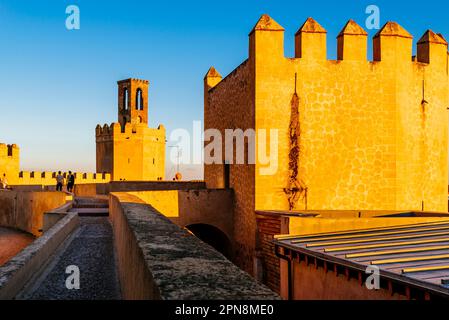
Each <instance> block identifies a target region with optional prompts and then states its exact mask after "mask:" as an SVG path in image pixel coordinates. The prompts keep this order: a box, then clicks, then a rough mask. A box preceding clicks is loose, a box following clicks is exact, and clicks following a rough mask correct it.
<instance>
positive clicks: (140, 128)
mask: <svg viewBox="0 0 449 320" xmlns="http://www.w3.org/2000/svg"><path fill="white" fill-rule="evenodd" d="M117 84H118V122H116V123H113V124H111V125H108V124H105V125H103V126H100V125H98V126H97V127H96V129H95V140H96V144H97V172H100V173H110V174H111V179H112V180H113V181H160V180H163V179H164V177H165V127H164V126H163V125H159V126H158V127H157V128H149V127H148V86H149V85H148V81H147V80H139V79H127V80H122V81H118V82H117Z"/></svg>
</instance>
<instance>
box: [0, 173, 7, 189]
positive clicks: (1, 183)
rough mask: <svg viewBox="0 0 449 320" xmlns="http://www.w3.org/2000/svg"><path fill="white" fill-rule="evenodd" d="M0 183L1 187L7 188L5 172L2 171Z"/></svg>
mask: <svg viewBox="0 0 449 320" xmlns="http://www.w3.org/2000/svg"><path fill="white" fill-rule="evenodd" d="M0 185H1V186H2V188H3V189H5V190H6V189H8V179H7V178H6V173H4V174H3V176H2V178H1V179H0Z"/></svg>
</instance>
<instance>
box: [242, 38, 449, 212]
mask: <svg viewBox="0 0 449 320" xmlns="http://www.w3.org/2000/svg"><path fill="white" fill-rule="evenodd" d="M316 36H317V37H322V34H321V33H320V34H317V35H316ZM361 37H362V39H364V38H365V37H364V36H346V38H345V48H346V50H348V51H349V53H351V50H352V51H354V52H353V53H352V55H351V54H348V56H349V57H353V58H352V59H349V60H339V61H329V60H326V59H325V58H324V57H317V58H315V57H308V58H301V59H299V58H295V59H288V58H285V57H284V51H283V48H284V44H283V32H282V31H265V30H263V31H259V32H255V35H254V38H255V40H254V43H255V45H254V47H253V50H252V51H251V52H253V53H254V57H253V59H255V64H256V70H257V71H256V79H255V83H256V89H255V90H256V97H255V99H256V103H255V106H256V128H257V129H262V128H277V129H278V130H279V165H280V167H279V170H278V171H277V173H276V174H275V175H274V176H261V175H259V174H257V172H258V168H259V166H257V167H256V209H288V206H287V205H288V203H287V201H286V196H285V195H284V194H283V193H282V192H279V190H282V189H283V188H285V187H286V186H287V185H288V178H289V158H288V157H289V135H288V133H289V132H288V130H289V122H290V113H291V107H292V106H291V101H292V98H293V95H294V93H295V88H296V92H297V94H298V96H299V113H300V117H299V124H300V128H301V129H300V138H299V140H300V153H299V159H298V162H299V176H298V178H299V179H300V180H301V181H303V183H304V185H305V186H306V187H307V190H308V191H307V205H308V208H309V209H313V210H319V209H332V210H337V209H338V210H349V209H362V210H367V209H375V210H421V209H422V204H423V202H424V208H425V210H426V211H447V203H446V202H447V184H448V179H447V177H448V173H447V162H448V161H447V160H448V158H447V157H448V156H447V148H446V146H447V143H448V138H447V135H448V122H447V110H446V108H447V106H448V105H449V101H448V94H449V91H448V90H449V81H448V79H449V78H448V73H447V44H431V46H430V49H429V50H430V51H431V52H432V53H433V56H432V57H433V58H434V59H431V61H430V64H424V63H421V62H417V61H412V39H411V37H409V36H407V35H406V31H404V32H403V34H401V35H395V34H385V35H384V31H382V32H381V33H380V36H379V38H378V40H375V41H374V43H375V45H374V47H375V50H376V51H379V52H381V53H380V55H379V58H380V59H381V61H373V62H370V61H367V59H366V55H363V54H361V55H360V54H359V55H358V54H357V53H356V52H355V51H357V50H359V51H362V52H364V50H366V46H365V47H363V46H360V45H354V46H351V45H350V44H351V42H354V44H357V43H360V38H361ZM317 43H320V42H317ZM364 43H365V44H366V42H364ZM376 43H377V44H376ZM301 45H302V46H308V45H316V43H315V42H313V43H307V42H303V43H302V44H301ZM324 49H325V48H323V50H324ZM423 50H424V49H422V48H421V49H418V60H419V59H420V57H421V56H422V55H423V52H422V51H423ZM357 57H358V58H357ZM361 57H363V59H362V58H361ZM295 75H296V77H297V80H296V83H295ZM423 86H424V92H425V93H424V97H423ZM423 98H424V99H425V100H426V101H428V105H426V106H425V108H423V107H422V101H423ZM305 203H306V201H305V199H302V200H300V201H298V203H297V206H296V208H297V209H304V208H305Z"/></svg>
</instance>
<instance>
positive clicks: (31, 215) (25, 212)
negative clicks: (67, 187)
mask: <svg viewBox="0 0 449 320" xmlns="http://www.w3.org/2000/svg"><path fill="white" fill-rule="evenodd" d="M65 203H66V194H65V193H63V192H15V191H0V226H3V227H9V228H15V229H19V230H22V231H25V232H28V233H31V234H33V235H35V236H40V235H41V234H42V232H41V231H39V230H42V229H43V225H44V214H45V212H48V211H50V210H53V209H56V208H58V207H60V206H62V205H64V204H65Z"/></svg>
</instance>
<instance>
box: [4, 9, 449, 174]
mask: <svg viewBox="0 0 449 320" xmlns="http://www.w3.org/2000/svg"><path fill="white" fill-rule="evenodd" d="M70 4H75V5H78V6H79V8H80V11H81V29H80V30H77V31H68V30H67V29H66V28H65V19H66V14H65V9H66V7H67V6H68V5H70ZM370 4H375V5H377V6H379V7H380V10H381V23H382V24H384V23H385V22H386V21H388V20H394V21H397V22H399V23H400V24H401V25H402V26H403V27H405V28H406V29H407V30H408V31H409V32H410V33H412V34H413V35H414V36H415V41H416V40H417V39H418V38H419V37H420V36H421V35H422V34H423V33H424V31H425V30H426V29H428V28H431V29H433V30H434V31H437V32H441V33H443V34H445V35H446V36H447V38H449V22H448V18H447V14H448V12H449V4H448V3H447V2H446V1H435V0H428V1H426V3H425V5H424V4H422V3H421V4H420V5H417V4H415V2H412V1H383V0H382V1H376V0H375V1H355V0H346V1H343V0H340V1H323V0H322V1H302V0H294V1H282V0H239V1H235V0H226V1H195V0H190V1H178V0H172V1H152V0H147V1H143V0H142V1H137V0H127V1H112V0H110V1H104V0H98V1H93V0H78V1H75V0H73V1H63V0H53V1H50V0H40V1H31V0H29V1H23V0H0V41H1V45H0V88H1V89H0V93H1V99H0V141H1V142H4V143H17V144H18V145H19V146H20V147H21V163H22V168H23V169H24V170H58V169H72V170H75V171H92V172H93V171H94V170H95V137H94V129H95V126H96V125H97V123H102V124H103V123H111V122H114V121H116V118H117V111H116V108H117V101H116V99H117V93H116V81H117V80H120V79H125V78H128V77H138V78H143V79H147V80H149V81H150V83H151V87H150V95H149V99H150V101H149V105H150V115H149V116H150V125H151V126H156V125H157V124H159V123H163V124H164V125H165V126H166V128H167V130H168V133H170V131H171V130H173V129H176V128H186V129H190V128H191V127H192V121H194V120H202V119H203V76H204V74H205V73H206V71H207V69H208V68H209V67H210V66H211V65H214V66H215V67H216V68H217V69H218V71H219V72H221V73H222V75H226V74H227V73H229V72H231V71H232V70H233V69H234V68H235V67H236V66H237V65H239V64H240V63H241V62H242V61H243V60H244V59H246V57H247V50H248V37H247V36H248V33H249V31H250V30H251V29H252V27H253V26H254V24H255V23H256V22H257V20H258V18H259V17H260V15H261V14H263V13H268V14H269V15H271V16H272V17H273V18H274V19H275V20H276V21H277V22H279V23H280V24H281V25H282V26H283V27H284V28H285V29H286V55H287V56H292V55H293V48H294V40H293V35H294V33H295V32H296V30H297V29H298V27H299V26H300V25H301V24H302V23H303V22H304V21H305V19H306V18H307V17H309V16H312V17H314V18H315V19H317V20H318V21H319V22H320V23H321V24H322V25H323V26H324V27H325V28H326V29H327V30H328V42H329V54H328V56H329V58H331V59H333V58H335V56H336V49H335V47H336V40H335V37H336V35H337V34H338V32H339V31H340V29H341V28H342V27H343V25H344V24H345V22H346V21H347V20H348V19H350V18H352V19H355V20H356V21H357V22H358V23H359V24H361V25H362V26H364V24H365V19H366V17H367V15H366V14H365V8H366V7H367V6H368V5H370ZM374 33H375V31H370V36H372V35H373V34H374ZM167 165H168V167H169V169H168V172H170V171H171V172H172V171H173V170H172V169H171V164H167ZM188 171H189V170H186V172H184V173H185V175H186V176H189V177H190V176H192V175H194V173H193V171H192V169H191V170H190V172H188Z"/></svg>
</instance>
